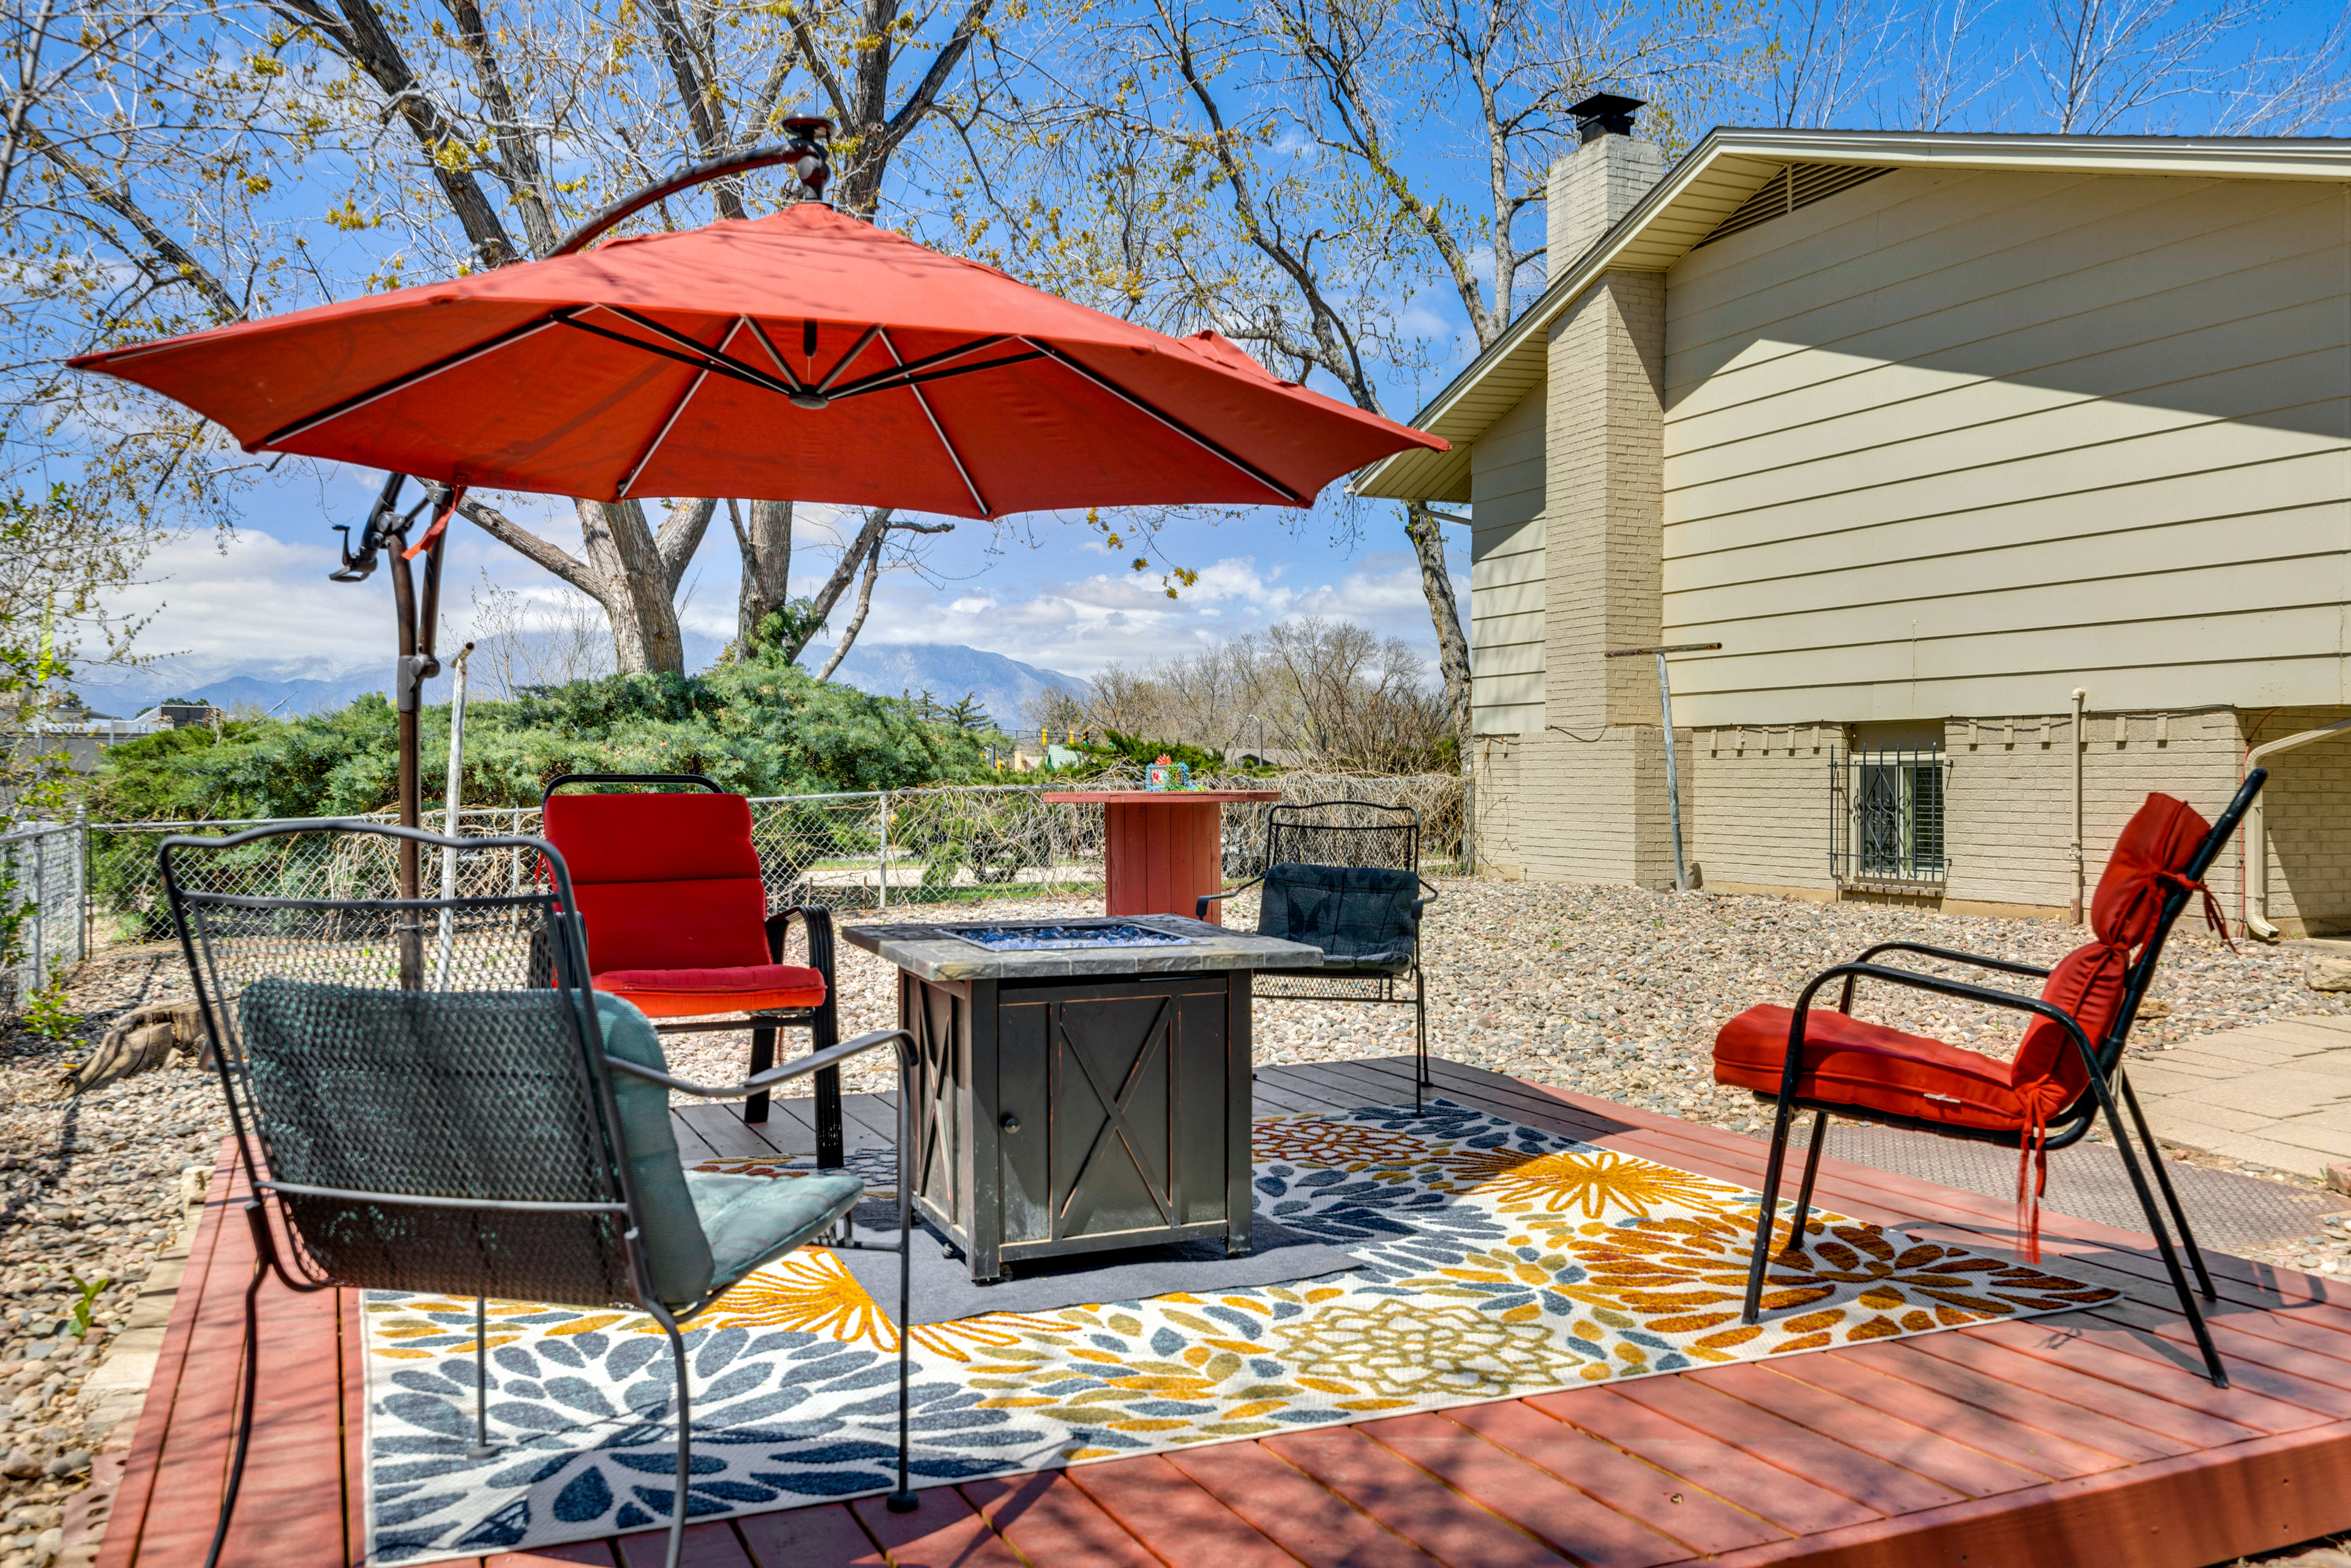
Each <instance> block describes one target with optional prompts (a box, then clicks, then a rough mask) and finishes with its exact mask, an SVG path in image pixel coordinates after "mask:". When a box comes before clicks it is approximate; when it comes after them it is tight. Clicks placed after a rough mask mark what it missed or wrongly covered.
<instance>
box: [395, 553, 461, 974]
mask: <svg viewBox="0 0 2351 1568" xmlns="http://www.w3.org/2000/svg"><path fill="white" fill-rule="evenodd" d="M447 538H448V535H447V533H446V532H445V531H444V532H442V533H440V534H436V535H435V536H434V538H433V539H432V540H431V542H429V543H428V544H427V545H426V546H425V548H424V583H423V593H422V594H421V595H420V594H419V593H418V591H417V583H416V579H415V574H414V573H413V570H411V568H410V566H409V561H408V558H407V556H406V554H405V553H404V552H403V551H402V549H400V548H399V543H400V538H399V535H397V534H392V536H391V537H390V538H387V539H386V540H385V543H386V544H388V545H390V546H392V548H391V549H389V550H388V551H387V552H386V553H387V554H388V555H389V556H390V557H391V565H392V614H393V618H394V620H395V621H396V622H397V623H398V633H399V647H400V662H399V664H397V665H396V666H394V673H393V676H392V685H393V694H392V695H393V702H394V706H395V708H396V709H397V712H398V723H399V735H398V740H397V746H398V750H399V763H400V784H399V794H400V800H399V804H400V824H401V826H402V827H404V828H414V827H421V826H422V825H423V736H422V734H421V733H420V726H421V721H422V719H423V706H424V692H423V687H424V682H425V681H426V679H427V678H429V677H430V676H432V675H434V674H438V673H439V671H440V668H441V665H440V662H439V661H438V660H436V659H435V658H434V656H433V633H434V622H436V621H438V620H439V619H440V614H441V550H442V547H443V546H444V543H445V542H446V540H447ZM421 860H422V852H421V850H420V848H419V846H418V844H417V842H416V841H415V840H413V839H402V840H401V841H400V896H401V897H402V898H404V899H413V898H417V897H420V896H422V894H423V874H422V863H421ZM400 983H401V986H402V988H403V989H408V990H416V989H421V988H423V984H424V928H423V926H422V925H417V924H414V923H413V922H403V923H402V925H401V926H400Z"/></svg>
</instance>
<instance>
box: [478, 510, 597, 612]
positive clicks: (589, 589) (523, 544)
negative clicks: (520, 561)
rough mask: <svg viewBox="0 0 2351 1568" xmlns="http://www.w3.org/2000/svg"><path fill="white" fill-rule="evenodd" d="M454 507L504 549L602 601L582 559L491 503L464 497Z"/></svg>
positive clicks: (594, 577) (592, 597)
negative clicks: (540, 535)
mask: <svg viewBox="0 0 2351 1568" xmlns="http://www.w3.org/2000/svg"><path fill="white" fill-rule="evenodd" d="M457 510H458V512H459V513H460V514H461V515H462V516H463V517H465V519H466V520H467V521H468V522H470V523H472V524H474V526H475V527H476V528H480V529H481V530H482V531H483V532H484V533H486V534H487V535H489V536H490V538H494V539H496V540H497V541H498V543H500V544H502V545H504V546H506V547H507V549H511V550H514V551H515V552H517V554H519V555H522V556H525V557H527V558H528V559H530V560H531V561H532V562H533V563H534V564H536V565H538V566H539V567H541V568H543V569H545V570H548V571H551V572H553V573H554V574H555V575H556V576H558V577H559V578H561V579H562V580H564V581H566V582H568V583H569V584H570V585H571V586H572V587H574V588H576V589H578V590H579V591H580V592H582V593H584V594H587V595H588V596H589V597H590V598H591V599H594V600H596V601H598V602H599V603H601V602H602V600H603V584H601V582H599V581H597V580H596V574H595V573H594V572H592V571H590V570H589V569H588V563H587V562H586V561H584V560H581V559H580V558H579V557H577V556H575V555H572V554H571V553H570V552H569V551H568V550H564V549H559V548H558V547H557V546H554V545H551V544H549V543H548V542H547V541H546V540H545V539H543V538H539V537H538V535H537V534H535V533H532V532H531V531H530V530H529V529H528V528H524V527H523V526H522V525H521V524H520V523H517V522H516V521H515V520H514V519H513V518H511V517H507V515H506V514H505V513H504V512H501V511H499V510H498V509H497V508H496V507H488V506H485V505H483V504H482V503H481V502H479V501H476V500H473V499H471V498H468V499H465V500H463V501H460V502H458V503H457Z"/></svg>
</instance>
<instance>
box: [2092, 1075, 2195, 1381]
mask: <svg viewBox="0 0 2351 1568" xmlns="http://www.w3.org/2000/svg"><path fill="white" fill-rule="evenodd" d="M2090 1087H2091V1088H2092V1089H2093V1090H2095V1092H2096V1093H2097V1096H2098V1108H2099V1109H2100V1110H2102V1111H2104V1112H2105V1113H2106V1127H2107V1130H2108V1131H2110V1132H2112V1133H2113V1134H2114V1136H2115V1147H2116V1148H2117V1149H2119V1150H2121V1151H2122V1156H2123V1167H2124V1168H2125V1169H2126V1170H2127V1171H2129V1172H2130V1178H2131V1190H2132V1191H2134V1192H2136V1193H2137V1194H2138V1207H2139V1209H2140V1211H2141V1212H2142V1213H2144V1214H2145V1215H2146V1216H2147V1229H2148V1230H2149V1231H2151V1232H2152V1233H2153V1234H2154V1236H2155V1246H2156V1250H2157V1251H2158V1252H2160V1253H2161V1254H2162V1255H2163V1271H2164V1272H2165V1273H2167V1274H2168V1275H2170V1276H2171V1288H2172V1289H2173V1290H2174V1291H2178V1292H2179V1310H2180V1311H2181V1312H2185V1313H2187V1314H2188V1326H2189V1329H2190V1330H2191V1331H2193V1332H2194V1333H2195V1335H2196V1346H2197V1348H2198V1349H2199V1350H2201V1351H2202V1352H2203V1353H2204V1366H2205V1370H2206V1371H2207V1372H2208V1373H2210V1375H2211V1379H2212V1386H2213V1387H2215V1388H2226V1387H2228V1386H2229V1374H2228V1372H2227V1370H2226V1369H2225V1368H2223V1367H2222V1366H2221V1364H2220V1349H2219V1348H2218V1347H2217V1346H2215V1345H2214V1344H2213V1343H2212V1331H2211V1329H2210V1327H2209V1326H2208V1325H2207V1324H2206V1323H2205V1322H2204V1313H2203V1311H2202V1309H2201V1308H2199V1307H2198V1306H2197V1304H2196V1292H2195V1291H2193V1290H2191V1289H2189V1284H2188V1276H2187V1274H2186V1273H2185V1272H2184V1271H2183V1270H2181V1269H2180V1267H2179V1251H2178V1250H2177V1249H2174V1248H2173V1246H2172V1245H2171V1235H2170V1232H2169V1231H2168V1230H2167V1229H2165V1228H2164V1224H2163V1216H2162V1215H2160V1214H2158V1212H2156V1207H2155V1194H2154V1192H2153V1191H2152V1190H2151V1189H2150V1188H2149V1187H2148V1186H2147V1176H2146V1173H2145V1172H2143V1171H2141V1170H2140V1169H2139V1168H2138V1155H2137V1151H2135V1150H2134V1149H2133V1148H2132V1147H2131V1143H2130V1134H2129V1133H2128V1132H2126V1130H2125V1129H2124V1127H2123V1118H2122V1112H2121V1110H2120V1109H2119V1108H2118V1107H2117V1106H2116V1104H2115V1097H2114V1095H2113V1094H2112V1093H2111V1092H2109V1091H2108V1090H2107V1088H2106V1081H2105V1078H2104V1077H2102V1076H2098V1075H2095V1074H2094V1075H2093V1076H2092V1077H2091V1079H2090ZM2124 1087H2125V1088H2126V1089H2127V1088H2128V1087H2129V1085H2128V1084H2127V1083H2126V1084H2125V1085H2124Z"/></svg>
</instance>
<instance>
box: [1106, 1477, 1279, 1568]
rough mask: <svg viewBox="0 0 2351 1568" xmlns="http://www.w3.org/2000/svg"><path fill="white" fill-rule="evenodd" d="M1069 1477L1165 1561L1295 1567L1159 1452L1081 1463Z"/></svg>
mask: <svg viewBox="0 0 2351 1568" xmlns="http://www.w3.org/2000/svg"><path fill="white" fill-rule="evenodd" d="M1069 1477H1070V1480H1071V1484H1072V1485H1074V1486H1076V1487H1077V1488H1078V1489H1079V1490H1081V1491H1083V1492H1084V1493H1085V1494H1086V1495H1087V1496H1088V1497H1089V1498H1092V1500H1094V1502H1095V1503H1096V1504H1097V1505H1099V1506H1100V1507H1101V1509H1102V1512H1103V1513H1105V1514H1106V1515H1108V1516H1109V1517H1110V1518H1111V1519H1113V1520H1114V1521H1117V1522H1118V1524H1119V1526H1120V1527H1121V1528H1122V1529H1123V1530H1124V1531H1126V1532H1127V1533H1128V1534H1130V1535H1132V1536H1134V1539H1135V1540H1136V1541H1137V1542H1141V1543H1142V1544H1143V1545H1144V1547H1146V1548H1148V1549H1149V1550H1150V1551H1151V1552H1153V1553H1154V1554H1155V1555H1156V1556H1157V1557H1158V1558H1160V1559H1161V1560H1162V1561H1163V1562H1166V1563H1175V1564H1177V1565H1179V1568H1194V1565H1195V1564H1213V1565H1214V1568H1297V1563H1298V1559H1297V1558H1295V1557H1293V1556H1291V1555H1290V1553H1289V1552H1284V1551H1283V1550H1282V1549H1281V1548H1280V1547H1279V1546H1276V1545H1275V1544H1274V1543H1273V1542H1271V1541H1270V1540H1268V1539H1267V1538H1266V1536H1265V1534H1264V1532H1263V1531H1259V1529H1258V1528H1257V1527H1256V1526H1255V1525H1253V1524H1250V1523H1249V1521H1247V1520H1245V1519H1243V1518H1242V1517H1241V1516H1240V1515H1239V1514H1238V1513H1235V1512H1234V1511H1232V1510H1231V1509H1230V1508H1228V1507H1227V1506H1226V1505H1225V1504H1224V1503H1223V1502H1221V1501H1219V1500H1217V1497H1216V1496H1215V1495H1214V1494H1213V1493H1211V1492H1209V1491H1208V1490H1207V1489H1206V1488H1204V1487H1202V1486H1201V1485H1200V1484H1199V1483H1198V1482H1197V1481H1195V1480H1194V1479H1192V1478H1191V1477H1189V1476H1187V1475H1186V1474H1185V1473H1184V1472H1183V1471H1181V1470H1179V1469H1176V1468H1175V1466H1173V1465H1171V1464H1169V1463H1168V1462H1167V1461H1166V1460H1165V1458H1161V1457H1160V1456H1159V1455H1157V1454H1145V1455H1143V1456H1142V1457H1140V1458H1132V1459H1118V1460H1114V1461H1113V1462H1111V1463H1109V1464H1102V1465H1085V1466H1081V1467H1079V1468H1077V1469H1072V1470H1071V1471H1070V1472H1069Z"/></svg>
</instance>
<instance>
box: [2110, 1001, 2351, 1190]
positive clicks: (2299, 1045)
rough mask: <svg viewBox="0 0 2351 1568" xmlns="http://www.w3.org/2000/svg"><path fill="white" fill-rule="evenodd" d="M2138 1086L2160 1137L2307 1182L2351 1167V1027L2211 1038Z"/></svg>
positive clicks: (2142, 1069)
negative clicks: (2333, 1167)
mask: <svg viewBox="0 0 2351 1568" xmlns="http://www.w3.org/2000/svg"><path fill="white" fill-rule="evenodd" d="M2130 1081H2131V1084H2132V1086H2133V1087H2134V1088H2136V1089H2137V1091H2138V1097H2139V1102H2140V1103H2141V1104H2143V1105H2145V1106H2146V1108H2147V1121H2148V1122H2149V1123H2151V1124H2153V1125H2154V1127H2155V1131H2156V1134H2157V1135H2158V1136H2159V1137H2164V1138H2168V1139H2171V1140H2172V1141H2174V1142H2176V1143H2181V1144H2186V1145H2189V1146H2190V1147H2191V1148H2199V1149H2208V1150H2210V1151H2211V1152H2212V1153H2214V1154H2216V1155H2228V1156H2230V1157H2231V1158H2232V1159H2240V1160H2250V1161H2252V1163H2254V1164H2256V1165H2264V1166H2273V1167H2274V1168H2276V1169H2279V1170H2287V1171H2294V1172H2298V1173H2300V1174H2302V1175H2304V1176H2318V1175H2320V1174H2322V1173H2323V1172H2324V1171H2325V1168H2326V1167H2327V1166H2330V1165H2334V1164H2336V1163H2338V1162H2342V1161H2346V1160H2351V1017H2340V1016H2336V1015H2333V1014H2320V1015H2317V1016H2314V1017H2308V1018H2293V1019H2279V1020H2278V1021H2276V1022H2275V1023H2265V1024H2256V1025H2254V1026H2253V1027H2252V1028H2250V1029H2232V1030H2228V1031H2227V1032H2225V1033H2222V1034H2208V1035H2206V1036H2204V1037H2203V1038H2202V1039H2200V1040H2189V1042H2187V1043H2186V1044H2184V1045H2180V1046H2178V1047H2175V1048H2174V1049H2172V1050H2170V1051H2164V1052H2162V1053H2161V1054H2160V1055H2158V1056H2157V1057H2155V1058H2154V1059H2152V1060H2144V1061H2143V1060H2139V1059H2137V1058H2134V1059H2133V1060H2132V1061H2131V1063H2130Z"/></svg>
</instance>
